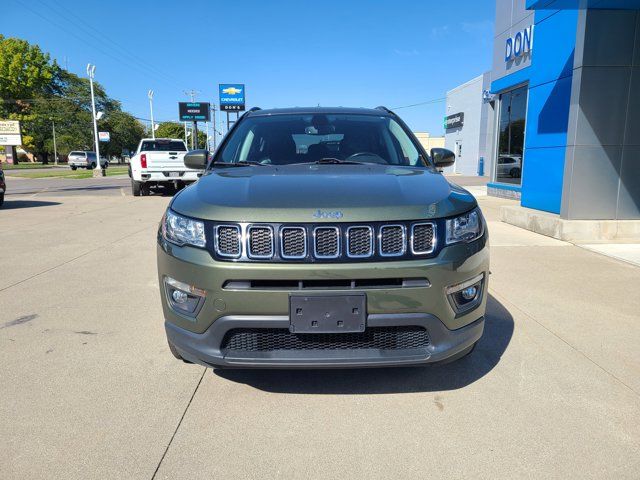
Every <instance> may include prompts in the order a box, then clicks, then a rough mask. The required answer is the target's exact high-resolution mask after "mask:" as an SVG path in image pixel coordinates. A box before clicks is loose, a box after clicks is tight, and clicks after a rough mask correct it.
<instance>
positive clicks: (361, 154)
mask: <svg viewBox="0 0 640 480" xmlns="http://www.w3.org/2000/svg"><path fill="white" fill-rule="evenodd" d="M358 157H371V158H373V161H371V162H368V163H380V164H382V165H386V164H387V163H388V162H387V161H386V160H385V159H384V158H382V157H381V156H380V155H378V154H376V153H372V152H357V153H354V154H352V155H349V156H348V157H347V158H346V159H345V160H355V159H357V158H358Z"/></svg>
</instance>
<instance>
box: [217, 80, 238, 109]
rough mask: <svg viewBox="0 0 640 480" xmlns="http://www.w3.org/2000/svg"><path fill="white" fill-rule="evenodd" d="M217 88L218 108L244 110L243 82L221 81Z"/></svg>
mask: <svg viewBox="0 0 640 480" xmlns="http://www.w3.org/2000/svg"><path fill="white" fill-rule="evenodd" d="M218 90H219V92H220V110H222V111H240V112H241V111H243V110H244V84H242V83H221V84H220V85H219V86H218Z"/></svg>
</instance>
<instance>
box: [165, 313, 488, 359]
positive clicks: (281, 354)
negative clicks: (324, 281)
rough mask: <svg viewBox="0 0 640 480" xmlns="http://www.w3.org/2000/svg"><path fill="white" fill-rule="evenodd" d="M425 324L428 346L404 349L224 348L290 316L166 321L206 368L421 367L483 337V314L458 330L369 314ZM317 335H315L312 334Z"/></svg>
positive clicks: (398, 319)
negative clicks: (202, 324) (187, 323)
mask: <svg viewBox="0 0 640 480" xmlns="http://www.w3.org/2000/svg"><path fill="white" fill-rule="evenodd" d="M405 325H407V326H420V327H424V328H425V329H426V330H427V331H428V332H429V340H430V342H429V345H428V346H427V347H424V348H413V349H403V350H379V349H354V350H277V351H264V352H225V351H224V349H223V348H222V345H221V344H222V339H223V338H224V337H225V334H227V332H229V331H230V330H232V329H236V328H251V327H256V326H257V327H259V328H278V329H287V328H288V327H289V317H288V316H266V315H265V316H259V315H257V316H226V317H222V318H219V319H218V320H216V321H215V322H214V323H213V325H211V327H209V329H207V331H206V332H204V333H193V332H189V331H188V330H185V329H183V328H180V327H177V326H175V325H173V324H171V323H168V322H165V330H166V333H167V339H168V340H169V342H171V344H173V345H174V346H175V347H176V349H177V350H178V351H179V353H180V355H181V356H182V358H184V359H185V360H188V361H190V362H193V363H199V364H201V365H204V366H215V367H231V368H260V367H262V368H337V367H345V368H346V367H350V368H353V367H389V366H402V365H419V364H426V363H434V362H439V361H442V360H445V359H447V358H449V357H451V356H453V355H455V354H457V353H459V352H461V351H463V350H464V349H465V348H467V347H470V346H471V345H473V344H474V343H475V342H477V341H478V340H479V339H480V337H481V336H482V332H483V329H484V318H483V317H480V318H479V319H478V320H476V321H474V322H472V323H471V324H469V325H467V326H466V327H462V328H460V329H458V330H449V329H447V328H446V327H445V326H444V324H443V323H442V322H441V321H440V320H439V319H438V318H437V317H435V316H433V315H429V314H419V313H416V314H398V315H393V314H378V315H369V316H368V318H367V328H373V327H390V326H405ZM312 335H314V334H312Z"/></svg>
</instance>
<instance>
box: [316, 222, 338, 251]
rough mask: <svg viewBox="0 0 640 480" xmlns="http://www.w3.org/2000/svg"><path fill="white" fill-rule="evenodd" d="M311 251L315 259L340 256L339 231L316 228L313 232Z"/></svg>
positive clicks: (336, 229)
mask: <svg viewBox="0 0 640 480" xmlns="http://www.w3.org/2000/svg"><path fill="white" fill-rule="evenodd" d="M313 251H314V255H315V257H316V258H337V257H339V256H340V229H339V228H338V227H316V228H315V229H314V230H313Z"/></svg>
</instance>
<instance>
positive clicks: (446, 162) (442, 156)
mask: <svg viewBox="0 0 640 480" xmlns="http://www.w3.org/2000/svg"><path fill="white" fill-rule="evenodd" d="M431 160H433V163H434V164H435V166H436V168H444V167H450V166H451V165H453V164H454V163H455V161H456V154H455V153H453V152H452V151H451V150H447V149H446V148H432V149H431Z"/></svg>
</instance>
